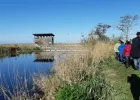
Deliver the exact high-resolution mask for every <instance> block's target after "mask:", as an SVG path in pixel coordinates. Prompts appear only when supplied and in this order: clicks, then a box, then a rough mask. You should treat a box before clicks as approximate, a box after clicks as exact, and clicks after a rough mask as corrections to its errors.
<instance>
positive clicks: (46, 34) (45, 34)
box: [33, 33, 55, 36]
mask: <svg viewBox="0 0 140 100" xmlns="http://www.w3.org/2000/svg"><path fill="white" fill-rule="evenodd" d="M33 35H34V36H55V35H54V34H52V33H36V34H33Z"/></svg>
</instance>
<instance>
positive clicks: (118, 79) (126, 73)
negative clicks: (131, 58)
mask: <svg viewBox="0 0 140 100" xmlns="http://www.w3.org/2000/svg"><path fill="white" fill-rule="evenodd" d="M110 62H111V63H110ZM104 66H105V67H104V72H105V73H106V76H107V78H108V80H110V82H112V84H113V85H114V87H116V88H118V89H119V91H120V95H119V98H120V99H119V100H133V96H132V93H131V89H130V83H129V82H128V77H130V76H131V75H132V74H134V75H137V76H138V77H140V72H139V71H137V70H134V69H133V68H132V67H129V68H126V67H125V66H124V65H123V64H120V63H119V62H118V61H116V60H115V58H112V59H110V60H107V61H106V65H104ZM137 82H138V81H137ZM138 83H139V82H138ZM137 88H139V86H137ZM135 91H136V92H140V91H139V90H137V89H135Z"/></svg>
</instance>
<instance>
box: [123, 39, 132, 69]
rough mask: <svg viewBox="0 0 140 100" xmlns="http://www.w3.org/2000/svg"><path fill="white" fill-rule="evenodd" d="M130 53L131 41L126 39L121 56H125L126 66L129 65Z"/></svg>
mask: <svg viewBox="0 0 140 100" xmlns="http://www.w3.org/2000/svg"><path fill="white" fill-rule="evenodd" d="M130 53H131V43H130V41H126V45H125V47H124V50H123V57H124V58H125V64H126V67H129V64H130Z"/></svg>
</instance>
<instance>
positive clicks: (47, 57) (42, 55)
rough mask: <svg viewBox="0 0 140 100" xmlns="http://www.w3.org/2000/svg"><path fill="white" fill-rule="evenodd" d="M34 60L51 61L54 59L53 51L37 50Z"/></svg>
mask: <svg viewBox="0 0 140 100" xmlns="http://www.w3.org/2000/svg"><path fill="white" fill-rule="evenodd" d="M35 58H36V59H35V60H34V62H53V61H54V53H51V52H37V53H35Z"/></svg>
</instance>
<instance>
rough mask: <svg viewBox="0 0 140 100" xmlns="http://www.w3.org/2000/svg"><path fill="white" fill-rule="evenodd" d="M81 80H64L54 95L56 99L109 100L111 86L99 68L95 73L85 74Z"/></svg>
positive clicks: (110, 97) (111, 96)
mask: <svg viewBox="0 0 140 100" xmlns="http://www.w3.org/2000/svg"><path fill="white" fill-rule="evenodd" d="M84 75H85V76H84V78H83V79H82V80H81V81H78V82H76V83H72V84H69V83H67V82H64V84H63V85H62V87H61V88H60V89H59V90H58V92H57V93H56V95H55V99H56V100H111V99H112V98H113V95H112V93H111V92H112V90H113V88H112V87H111V86H110V85H109V84H108V83H107V82H106V80H105V77H104V74H103V73H101V70H100V69H98V71H97V72H96V73H95V75H94V76H93V75H86V74H84Z"/></svg>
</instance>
